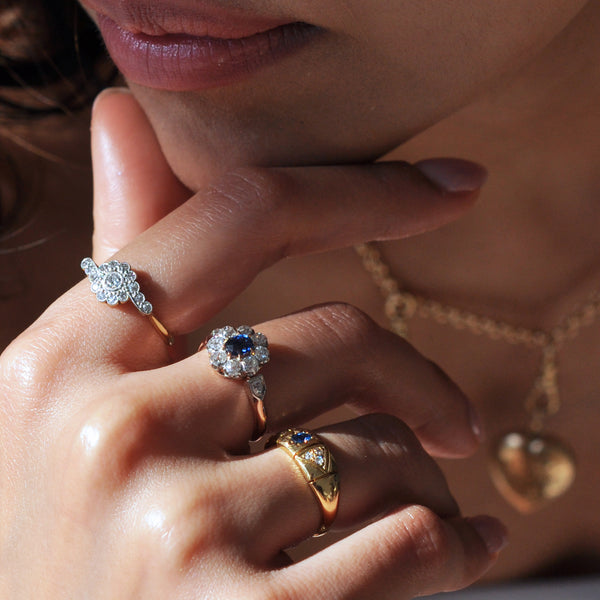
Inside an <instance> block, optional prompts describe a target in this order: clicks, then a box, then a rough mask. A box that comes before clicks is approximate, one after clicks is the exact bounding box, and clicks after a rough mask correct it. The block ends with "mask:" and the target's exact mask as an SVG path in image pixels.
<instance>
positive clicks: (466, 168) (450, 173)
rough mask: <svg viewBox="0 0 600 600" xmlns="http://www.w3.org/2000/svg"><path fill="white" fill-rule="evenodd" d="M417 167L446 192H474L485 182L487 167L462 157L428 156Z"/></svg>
mask: <svg viewBox="0 0 600 600" xmlns="http://www.w3.org/2000/svg"><path fill="white" fill-rule="evenodd" d="M415 167H416V168H417V169H418V170H419V171H421V173H423V175H425V177H427V179H429V180H430V181H431V182H432V183H433V184H434V185H435V186H436V187H438V188H440V189H441V190H442V191H444V192H450V193H452V194H456V193H459V192H463V193H464V192H474V191H476V190H478V189H479V188H481V186H482V185H483V184H484V183H485V181H486V179H487V176H488V173H487V170H486V169H485V167H482V166H481V165H479V164H477V163H474V162H471V161H470V160H463V159H462V158H428V159H427V160H422V161H420V162H418V163H416V164H415Z"/></svg>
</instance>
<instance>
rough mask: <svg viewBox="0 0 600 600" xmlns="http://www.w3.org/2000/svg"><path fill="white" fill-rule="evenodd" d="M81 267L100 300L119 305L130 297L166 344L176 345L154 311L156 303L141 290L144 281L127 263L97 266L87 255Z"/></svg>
mask: <svg viewBox="0 0 600 600" xmlns="http://www.w3.org/2000/svg"><path fill="white" fill-rule="evenodd" d="M81 268H82V269H83V271H84V273H85V274H86V275H87V277H88V279H89V280H90V286H91V289H92V292H93V293H94V294H96V299H97V300H98V301H99V302H106V303H107V304H108V305H109V306H117V304H124V303H125V302H127V301H129V300H130V301H131V302H132V304H133V305H134V306H135V307H136V308H137V309H138V310H139V311H140V312H141V313H142V314H143V315H145V316H146V317H148V318H149V319H150V321H151V322H152V325H153V326H154V328H155V329H156V331H158V333H159V334H160V335H161V337H162V338H163V340H164V341H165V342H166V344H167V345H169V346H172V345H173V336H172V335H171V334H170V333H169V332H168V330H167V328H166V327H165V326H164V325H163V324H162V323H161V322H160V321H159V320H158V319H157V318H156V317H155V316H154V315H153V314H152V310H153V308H152V304H150V302H148V300H146V296H144V294H142V292H141V291H140V284H139V283H138V282H137V281H136V279H137V275H136V273H135V271H133V270H132V269H131V267H130V266H129V265H128V264H127V263H122V262H119V261H118V260H111V261H110V262H107V263H103V264H101V265H97V264H96V263H95V262H94V261H93V260H92V259H91V258H84V259H83V260H82V261H81Z"/></svg>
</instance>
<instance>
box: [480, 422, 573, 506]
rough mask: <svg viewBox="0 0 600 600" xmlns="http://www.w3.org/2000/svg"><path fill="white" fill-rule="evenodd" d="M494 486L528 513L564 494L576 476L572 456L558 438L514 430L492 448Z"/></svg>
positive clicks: (491, 464)
mask: <svg viewBox="0 0 600 600" xmlns="http://www.w3.org/2000/svg"><path fill="white" fill-rule="evenodd" d="M489 470H490V475H491V478H492V481H493V482H494V485H495V486H496V488H497V489H498V491H499V492H500V493H501V494H502V496H504V498H505V499H506V500H507V501H508V502H509V503H510V504H511V505H512V506H514V507H515V508H516V509H517V510H519V511H520V512H522V513H531V512H534V511H536V510H538V509H539V508H541V507H542V506H543V505H544V504H546V503H547V502H548V501H550V500H553V499H554V498H558V497H559V496H561V495H562V494H564V493H565V492H566V491H567V490H568V489H569V487H570V486H571V484H572V483H573V480H574V479H575V456H574V454H573V452H572V451H571V450H570V449H569V448H568V447H567V446H566V445H565V444H564V443H563V442H562V441H561V440H559V439H558V438H556V437H554V436H551V435H545V434H540V433H535V432H533V431H513V432H511V433H508V434H506V435H504V436H503V437H502V438H500V439H499V440H498V442H497V443H496V444H495V445H494V447H493V448H492V455H491V458H490V465H489Z"/></svg>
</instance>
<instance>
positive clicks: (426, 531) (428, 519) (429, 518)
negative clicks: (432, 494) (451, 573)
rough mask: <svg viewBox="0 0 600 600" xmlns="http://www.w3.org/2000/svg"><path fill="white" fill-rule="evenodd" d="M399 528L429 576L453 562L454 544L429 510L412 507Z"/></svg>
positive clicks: (445, 528)
mask: <svg viewBox="0 0 600 600" xmlns="http://www.w3.org/2000/svg"><path fill="white" fill-rule="evenodd" d="M405 512H406V515H407V516H408V518H404V519H402V521H401V524H400V527H401V528H402V530H403V533H404V534H405V535H406V536H407V539H408V542H409V545H410V548H411V550H412V555H413V557H414V560H415V562H416V563H417V566H420V567H421V568H422V569H426V570H427V571H428V572H429V573H443V572H445V571H446V570H447V567H448V565H449V563H451V562H452V560H453V553H454V550H455V545H454V544H453V540H452V536H451V533H450V528H449V527H448V525H447V524H446V523H445V522H444V521H443V520H442V519H441V518H440V517H439V516H438V515H437V514H436V513H435V512H433V511H432V510H431V509H429V508H427V507H425V506H418V505H415V506H412V507H410V508H409V509H406V511H405Z"/></svg>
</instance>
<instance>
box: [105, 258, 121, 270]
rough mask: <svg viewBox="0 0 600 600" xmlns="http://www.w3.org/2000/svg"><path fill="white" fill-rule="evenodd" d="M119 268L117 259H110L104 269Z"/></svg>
mask: <svg viewBox="0 0 600 600" xmlns="http://www.w3.org/2000/svg"><path fill="white" fill-rule="evenodd" d="M118 268H119V261H118V260H111V261H110V262H109V263H106V270H107V271H117V270H118Z"/></svg>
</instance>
